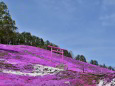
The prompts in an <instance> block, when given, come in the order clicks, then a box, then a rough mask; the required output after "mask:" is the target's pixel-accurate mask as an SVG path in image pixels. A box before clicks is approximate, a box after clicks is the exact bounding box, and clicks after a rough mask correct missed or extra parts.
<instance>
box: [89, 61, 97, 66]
mask: <svg viewBox="0 0 115 86" xmlns="http://www.w3.org/2000/svg"><path fill="white" fill-rule="evenodd" d="M90 64H93V65H98V61H96V60H91V61H90Z"/></svg>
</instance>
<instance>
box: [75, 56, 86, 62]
mask: <svg viewBox="0 0 115 86" xmlns="http://www.w3.org/2000/svg"><path fill="white" fill-rule="evenodd" d="M75 59H76V60H80V61H82V62H87V61H86V58H85V56H83V55H77V56H76V57H75Z"/></svg>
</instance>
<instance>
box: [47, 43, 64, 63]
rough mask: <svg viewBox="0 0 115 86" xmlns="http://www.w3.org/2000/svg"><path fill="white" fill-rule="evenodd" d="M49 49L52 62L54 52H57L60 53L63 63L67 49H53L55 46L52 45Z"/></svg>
mask: <svg viewBox="0 0 115 86" xmlns="http://www.w3.org/2000/svg"><path fill="white" fill-rule="evenodd" d="M48 47H50V48H51V61H52V52H57V53H60V54H61V55H62V62H63V54H64V50H65V49H61V48H59V47H53V46H50V45H48Z"/></svg>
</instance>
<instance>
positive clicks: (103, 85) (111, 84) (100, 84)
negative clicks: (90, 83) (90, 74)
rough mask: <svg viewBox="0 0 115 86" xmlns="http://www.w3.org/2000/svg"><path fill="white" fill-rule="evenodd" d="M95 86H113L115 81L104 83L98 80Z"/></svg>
mask: <svg viewBox="0 0 115 86" xmlns="http://www.w3.org/2000/svg"><path fill="white" fill-rule="evenodd" d="M97 86H115V79H113V80H112V81H111V82H106V81H104V80H100V82H99V84H98V85H97Z"/></svg>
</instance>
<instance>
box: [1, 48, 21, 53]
mask: <svg viewBox="0 0 115 86" xmlns="http://www.w3.org/2000/svg"><path fill="white" fill-rule="evenodd" d="M0 50H3V51H7V52H9V53H19V52H18V51H15V50H9V49H2V48H0Z"/></svg>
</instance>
